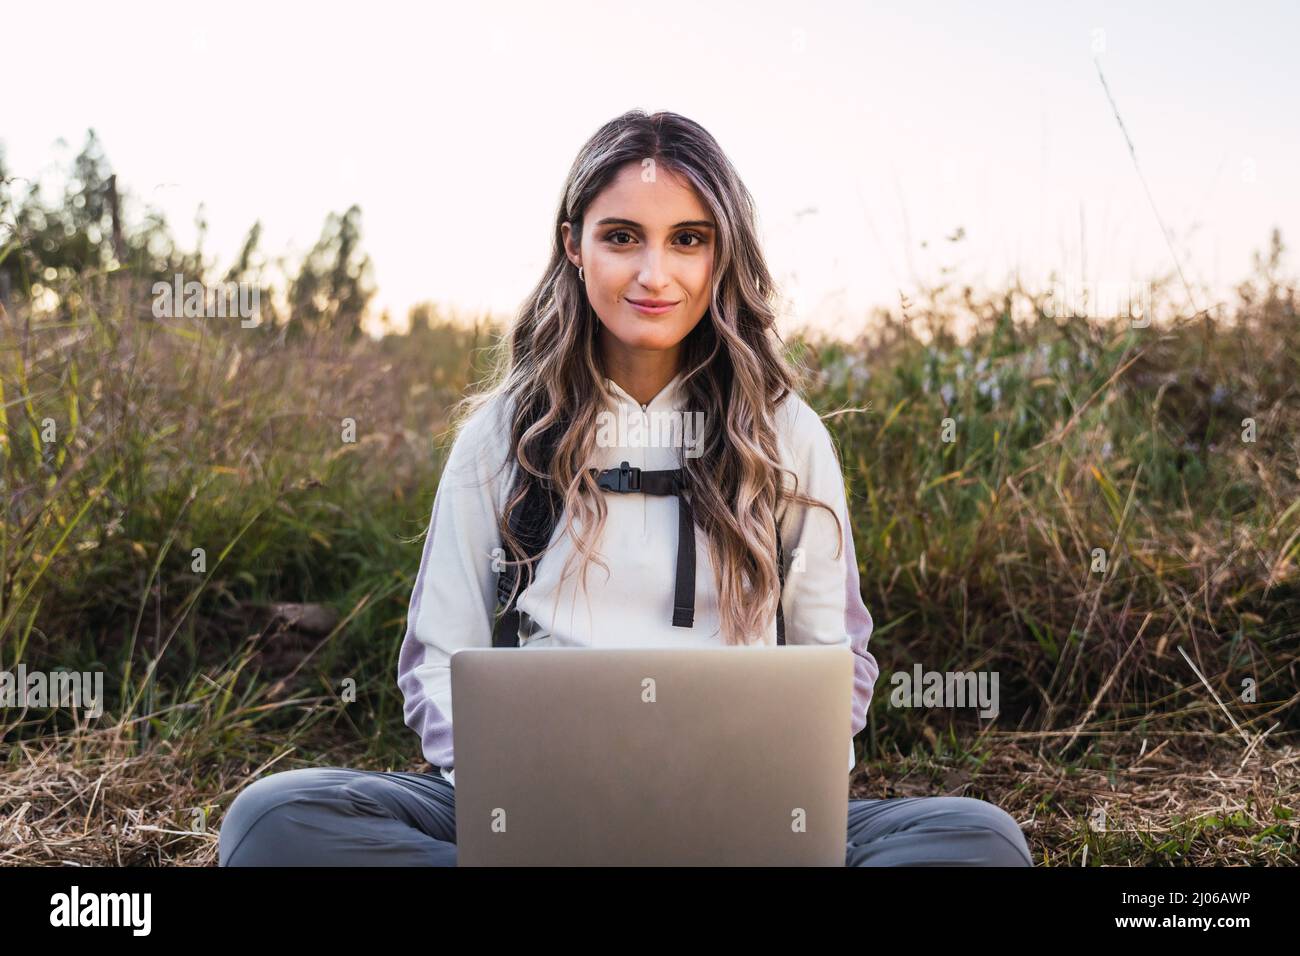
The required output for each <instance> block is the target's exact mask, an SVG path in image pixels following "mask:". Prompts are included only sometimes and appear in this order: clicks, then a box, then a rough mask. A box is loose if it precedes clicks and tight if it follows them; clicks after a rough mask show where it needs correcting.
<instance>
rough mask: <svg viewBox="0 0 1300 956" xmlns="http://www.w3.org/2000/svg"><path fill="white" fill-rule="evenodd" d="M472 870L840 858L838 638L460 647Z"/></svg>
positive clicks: (456, 670) (846, 664)
mask: <svg viewBox="0 0 1300 956" xmlns="http://www.w3.org/2000/svg"><path fill="white" fill-rule="evenodd" d="M451 687H452V725H453V727H454V735H455V747H456V764H455V766H456V843H457V862H458V864H459V865H461V866H843V865H844V859H845V844H846V840H847V836H846V832H847V829H848V768H847V767H846V766H845V759H844V757H845V749H846V747H845V740H846V739H848V738H849V736H850V731H851V723H850V721H851V714H850V704H851V698H852V691H853V656H852V651H850V650H849V648H848V647H845V646H843V645H837V646H834V647H821V646H807V645H798V646H791V645H785V646H763V647H739V646H736V647H713V648H700V647H696V648H573V647H568V648H564V647H558V648H557V647H536V648H527V647H523V648H504V647H502V648H467V649H463V650H459V651H456V652H455V653H453V654H452V657H451Z"/></svg>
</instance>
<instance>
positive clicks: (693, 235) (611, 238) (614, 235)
mask: <svg viewBox="0 0 1300 956" xmlns="http://www.w3.org/2000/svg"><path fill="white" fill-rule="evenodd" d="M619 236H624V237H626V238H628V239H633V240H635V237H634V236H633V235H632V234H631V233H630V232H626V231H624V230H622V229H620V230H618V231H617V232H611V233H610V234H609V235H607V236H606V237H605V241H606V242H608V243H610V244H611V245H615V246H626V245H631V243H627V242H618V241H616V240H617V239H618V237H619ZM678 238H679V239H694V240H696V241H695V242H693V243H686V244H685V245H686V247H687V248H688V249H694V248H695V247H696V246H702V245H704V243H705V239H704V237H703V236H701V235H700V234H699V233H698V232H684V233H682V234H681V235H680V236H678Z"/></svg>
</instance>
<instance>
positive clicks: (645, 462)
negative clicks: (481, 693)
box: [397, 373, 879, 785]
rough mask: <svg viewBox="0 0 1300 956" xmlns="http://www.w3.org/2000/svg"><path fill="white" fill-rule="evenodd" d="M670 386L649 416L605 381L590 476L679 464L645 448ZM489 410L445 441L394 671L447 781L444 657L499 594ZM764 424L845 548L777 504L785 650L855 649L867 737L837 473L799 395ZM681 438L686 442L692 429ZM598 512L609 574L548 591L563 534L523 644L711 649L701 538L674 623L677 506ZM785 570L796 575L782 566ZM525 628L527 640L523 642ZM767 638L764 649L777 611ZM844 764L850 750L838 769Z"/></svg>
mask: <svg viewBox="0 0 1300 956" xmlns="http://www.w3.org/2000/svg"><path fill="white" fill-rule="evenodd" d="M683 377H684V373H678V375H677V376H676V377H675V378H674V379H673V380H672V381H671V382H669V383H668V384H667V385H666V386H664V388H663V389H662V390H661V391H660V392H659V394H658V395H656V396H655V397H654V398H653V399H652V400H651V401H650V402H649V403H648V404H646V405H641V404H639V403H638V402H637V401H636V399H634V398H633V397H632V396H631V395H629V394H628V393H627V392H626V391H624V390H623V389H622V388H621V387H620V386H619V385H617V384H616V383H615V382H614V381H613V380H611V379H606V380H605V382H606V385H607V386H608V387H609V389H610V390H611V391H612V392H613V394H614V396H615V399H616V400H617V403H618V404H617V405H616V406H614V407H612V408H611V409H610V411H611V412H612V413H613V414H612V415H610V416H608V417H607V419H606V421H607V422H610V423H612V424H613V425H614V426H615V427H613V428H610V429H609V430H608V431H607V432H606V433H605V434H604V435H602V441H600V442H598V445H597V447H596V448H595V450H594V452H593V455H592V459H591V461H590V462H589V463H588V464H589V467H592V468H597V469H605V468H617V467H618V466H619V464H620V463H621V462H623V461H627V462H629V463H630V464H631V465H633V466H635V467H638V468H642V469H645V470H660V469H670V468H678V467H681V464H682V461H681V457H682V454H683V453H682V450H681V448H680V447H677V444H678V443H675V442H668V441H665V440H663V439H656V437H655V434H656V433H655V432H654V431H652V430H650V429H654V428H661V427H662V428H665V429H666V428H667V427H669V423H670V421H671V420H672V419H673V413H674V412H680V413H682V416H687V415H688V413H687V411H686V408H685V396H684V393H683V391H682V390H681V382H682V379H683ZM499 405H500V403H498V402H491V403H489V404H487V405H485V406H483V407H482V408H480V409H479V410H478V411H477V412H476V413H475V414H474V415H472V416H471V417H470V419H469V420H468V421H467V422H466V423H465V425H464V427H463V428H462V430H461V432H460V434H459V435H458V436H457V438H456V440H455V442H454V443H453V445H452V449H451V454H450V455H449V456H448V460H447V463H446V466H445V468H444V469H443V474H442V477H441V479H440V481H439V483H438V490H437V492H436V494H435V496H434V501H433V514H432V516H431V517H430V519H429V530H428V535H427V537H426V538H425V542H424V553H423V556H422V557H421V559H420V569H419V572H418V573H417V575H416V579H415V588H414V590H413V591H412V594H411V601H410V605H409V609H408V614H407V630H406V637H405V639H404V640H403V642H402V649H401V654H400V656H399V660H398V670H397V682H398V687H399V688H400V689H401V691H402V694H403V697H404V700H405V703H404V707H403V714H404V717H405V720H406V724H407V726H409V727H410V728H411V729H413V730H414V731H416V733H418V734H419V735H420V746H421V751H422V752H423V754H424V757H425V759H426V760H428V761H429V762H430V763H431V764H433V766H435V767H439V768H442V773H443V775H444V776H445V777H446V778H447V779H448V780H449V781H451V783H452V784H453V785H454V784H455V773H454V770H453V769H452V768H453V767H454V765H455V764H454V759H455V758H454V749H453V744H452V727H451V714H452V708H451V666H450V660H451V655H452V654H453V653H454V652H455V651H457V650H459V649H461V648H465V647H491V646H492V625H493V615H494V612H495V610H496V585H497V572H496V571H494V570H493V556H494V550H495V549H498V548H501V547H502V542H501V536H500V534H499V532H498V530H497V523H498V515H500V514H501V512H502V510H503V509H504V508H505V503H506V500H507V497H508V495H509V493H510V488H509V487H508V483H509V480H510V471H511V469H510V468H509V467H506V468H502V467H501V465H502V463H503V462H504V461H505V459H506V455H507V454H508V452H509V440H510V425H509V422H508V420H507V419H506V418H505V416H503V415H502V414H501V412H500V409H499ZM620 419H621V420H622V422H623V424H622V425H620ZM676 420H677V421H684V420H685V421H688V422H689V421H694V419H693V418H683V417H677V419H676ZM776 421H777V428H778V445H779V447H780V450H781V454H782V460H783V463H784V464H785V465H786V466H787V467H789V468H792V469H793V470H794V472H795V474H797V475H798V478H799V485H798V489H799V491H800V492H801V493H803V494H807V495H810V496H812V497H813V498H816V499H818V500H820V501H823V502H825V503H826V504H827V505H829V506H830V507H831V508H834V509H835V510H836V512H837V514H838V515H839V518H840V524H841V526H842V527H843V529H844V534H845V540H844V547H843V548H840V549H839V555H838V556H837V555H836V549H837V546H838V545H839V537H838V534H837V530H836V527H835V522H834V521H832V520H831V517H830V515H829V514H828V513H827V512H826V511H825V509H823V508H817V507H805V506H795V507H793V508H791V507H789V505H788V503H784V504H783V508H784V510H783V512H782V513H781V514H780V515H778V517H779V518H780V519H781V521H782V528H781V546H782V548H783V551H784V554H785V559H786V561H787V563H788V564H789V569H788V570H787V572H786V577H785V588H784V591H783V592H782V597H781V601H782V614H783V617H784V621H785V640H786V643H787V644H844V645H846V646H848V647H850V648H851V649H852V650H853V652H854V654H855V659H854V678H853V702H852V718H853V719H852V732H853V734H857V733H858V732H859V731H861V730H862V728H863V727H865V726H866V722H867V707H868V706H869V705H870V703H871V696H872V690H873V687H874V685H875V682H876V677H877V676H878V675H879V667H878V665H877V663H876V660H875V658H874V657H873V656H872V655H871V653H870V652H869V651H868V650H867V641H868V639H869V638H870V637H871V631H872V620H871V614H870V613H869V612H868V611H867V609H866V607H865V606H864V605H863V602H862V595H861V591H860V590H859V583H858V565H857V558H856V556H855V553H854V548H853V534H852V530H851V527H850V524H849V518H848V508H847V506H846V499H845V493H844V476H843V473H842V472H841V471H840V467H839V463H838V461H837V460H836V457H835V449H834V447H833V446H832V444H831V436H830V433H829V431H827V429H826V426H825V425H824V424H823V423H822V421H821V419H820V418H819V417H818V416H817V414H816V412H814V411H813V410H812V408H811V407H810V406H809V405H808V404H807V403H806V402H805V401H804V400H803V399H802V398H800V397H799V396H798V395H796V394H793V393H792V394H791V395H789V396H787V398H786V399H785V401H784V402H783V403H782V404H781V406H780V407H779V408H778V410H777V416H776ZM638 427H640V429H642V431H641V432H640V434H638ZM706 427H707V424H706ZM660 434H661V435H663V434H667V432H666V431H664V432H661V433H660ZM683 434H685V435H687V436H688V437H689V435H690V432H683ZM786 481H787V483H788V482H789V478H788V476H786ZM602 493H603V492H602ZM605 504H606V507H607V508H608V517H607V519H606V524H605V530H604V536H603V537H602V539H601V540H600V542H598V543H597V545H596V548H597V551H598V552H599V554H600V555H601V557H602V559H603V560H604V561H605V562H606V563H607V564H608V566H609V572H608V577H607V576H606V572H605V571H604V569H602V568H601V567H600V566H599V565H597V564H595V563H593V564H592V565H591V566H590V567H589V568H588V570H587V575H588V578H587V593H586V594H585V595H584V594H583V591H582V589H581V585H580V581H579V579H580V576H581V571H576V572H575V570H574V569H577V568H580V563H581V562H580V559H578V558H575V559H574V561H573V565H572V568H571V569H570V572H569V575H568V577H567V578H566V579H565V581H564V582H563V585H562V586H561V584H560V580H559V578H560V572H561V569H562V568H563V567H564V564H565V561H566V560H567V559H568V557H569V555H570V554H571V553H572V552H573V550H574V549H573V543H572V541H571V540H570V539H569V538H568V537H567V536H563V537H562V540H560V541H559V542H558V543H557V544H556V545H555V546H554V548H553V549H552V551H551V552H550V553H548V554H547V555H546V557H545V558H544V559H543V560H542V561H539V562H538V563H537V564H536V565H535V571H536V575H537V577H536V580H535V581H533V583H532V584H531V585H530V586H529V587H528V588H527V589H526V590H524V591H523V592H522V593H521V594H520V595H519V598H518V601H517V604H516V606H517V607H518V609H519V611H520V612H521V615H520V621H521V630H522V631H523V632H524V634H523V636H522V637H521V640H520V646H521V647H591V646H600V647H634V646H641V647H645V646H662V645H672V646H674V647H692V646H698V647H717V646H720V645H721V644H722V639H721V632H720V626H719V620H718V595H717V592H716V590H715V588H714V583H713V565H712V561H711V558H710V555H709V549H708V545H707V539H706V538H705V536H704V534H703V532H702V531H700V529H699V528H698V527H697V528H696V574H695V621H694V626H693V627H689V628H684V627H674V626H673V625H672V617H673V591H674V585H675V580H676V567H677V563H676V562H677V536H678V511H677V509H678V501H677V498H676V497H675V496H671V495H668V496H656V495H647V494H608V493H605ZM565 520H567V516H563V515H562V516H561V518H560V522H559V525H557V529H556V534H557V535H560V533H561V529H562V527H563V524H564V522H565ZM496 553H497V554H501V553H503V552H496ZM796 559H798V560H799V561H800V562H801V563H802V567H803V569H802V570H795V567H794V561H795V560H796ZM530 620H531V622H532V624H533V627H534V628H535V631H534V632H533V633H531V634H529V633H528V622H529V621H530ZM766 641H767V643H768V644H775V643H776V617H775V615H773V617H772V619H771V624H770V629H769V630H768V633H767V637H766ZM854 764H855V760H854V753H853V740H852V738H850V739H849V741H848V770H849V772H852V770H853V767H854Z"/></svg>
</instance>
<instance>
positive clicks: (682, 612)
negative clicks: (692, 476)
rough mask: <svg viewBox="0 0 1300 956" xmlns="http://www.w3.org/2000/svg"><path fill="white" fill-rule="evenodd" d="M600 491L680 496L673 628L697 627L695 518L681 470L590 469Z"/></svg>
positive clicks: (622, 464)
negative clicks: (687, 497)
mask: <svg viewBox="0 0 1300 956" xmlns="http://www.w3.org/2000/svg"><path fill="white" fill-rule="evenodd" d="M587 470H588V471H589V472H591V474H592V476H593V477H594V478H595V479H596V485H597V487H599V488H601V489H602V490H604V491H612V492H614V493H616V494H630V493H635V492H639V493H641V494H643V495H663V496H667V495H676V496H677V581H676V584H675V585H674V589H673V627H694V626H695V515H694V513H693V512H692V511H691V503H690V502H689V501H688V500H687V499H686V494H685V486H684V480H683V477H682V470H681V469H680V468H665V469H663V470H661V471H643V470H642V469H640V468H633V467H632V466H631V465H630V464H629V463H628V462H626V461H625V462H622V463H621V464H620V465H619V466H618V467H617V468H606V469H605V470H604V471H600V470H597V469H595V468H589V469H587Z"/></svg>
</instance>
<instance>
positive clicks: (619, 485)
mask: <svg viewBox="0 0 1300 956" xmlns="http://www.w3.org/2000/svg"><path fill="white" fill-rule="evenodd" d="M596 484H597V486H599V487H600V488H603V489H604V490H605V491H617V492H628V491H640V490H641V469H640V468H633V467H632V466H631V463H630V462H626V461H625V462H623V463H622V464H621V465H619V466H618V467H617V468H606V469H605V470H604V471H602V472H601V473H600V475H599V477H597V479H596Z"/></svg>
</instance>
